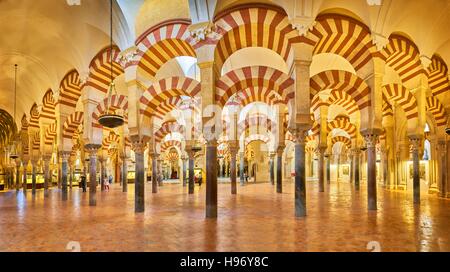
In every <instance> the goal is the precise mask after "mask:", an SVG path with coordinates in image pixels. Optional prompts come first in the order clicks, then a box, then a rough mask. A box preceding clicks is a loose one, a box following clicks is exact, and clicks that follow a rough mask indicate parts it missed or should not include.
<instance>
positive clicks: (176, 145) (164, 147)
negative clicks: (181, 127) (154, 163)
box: [160, 140, 181, 153]
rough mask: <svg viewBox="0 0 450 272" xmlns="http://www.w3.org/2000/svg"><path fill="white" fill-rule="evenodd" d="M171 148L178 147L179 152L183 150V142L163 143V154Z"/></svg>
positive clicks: (170, 141)
mask: <svg viewBox="0 0 450 272" xmlns="http://www.w3.org/2000/svg"><path fill="white" fill-rule="evenodd" d="M171 147H178V148H179V150H181V142H180V141H177V140H168V141H164V142H162V143H161V149H160V150H161V151H160V152H161V153H163V152H165V151H166V150H168V149H170V148H171Z"/></svg>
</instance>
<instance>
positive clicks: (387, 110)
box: [381, 93, 394, 117]
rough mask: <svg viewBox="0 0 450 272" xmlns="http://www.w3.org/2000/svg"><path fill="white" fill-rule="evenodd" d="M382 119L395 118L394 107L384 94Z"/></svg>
mask: <svg viewBox="0 0 450 272" xmlns="http://www.w3.org/2000/svg"><path fill="white" fill-rule="evenodd" d="M381 111H382V117H389V116H392V117H393V116H394V111H393V109H392V105H391V104H390V103H389V102H388V99H387V97H386V95H385V94H384V93H383V103H382V108H381Z"/></svg>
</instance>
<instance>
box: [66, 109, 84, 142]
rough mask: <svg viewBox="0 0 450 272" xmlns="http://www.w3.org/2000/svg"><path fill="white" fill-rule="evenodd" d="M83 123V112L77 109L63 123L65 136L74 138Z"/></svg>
mask: <svg viewBox="0 0 450 272" xmlns="http://www.w3.org/2000/svg"><path fill="white" fill-rule="evenodd" d="M81 123H83V112H81V111H76V112H74V113H72V114H71V115H69V117H67V119H66V121H65V122H64V125H63V138H65V139H72V137H73V135H74V133H75V131H76V130H77V129H78V127H79V126H80V124H81Z"/></svg>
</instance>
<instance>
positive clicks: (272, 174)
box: [269, 152, 276, 185]
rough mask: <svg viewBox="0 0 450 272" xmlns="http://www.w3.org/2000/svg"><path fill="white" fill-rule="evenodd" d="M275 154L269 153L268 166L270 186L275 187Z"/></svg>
mask: <svg viewBox="0 0 450 272" xmlns="http://www.w3.org/2000/svg"><path fill="white" fill-rule="evenodd" d="M275 154H276V153H274V152H270V154H269V156H270V164H269V171H270V173H269V174H270V184H272V185H275V161H274V158H275Z"/></svg>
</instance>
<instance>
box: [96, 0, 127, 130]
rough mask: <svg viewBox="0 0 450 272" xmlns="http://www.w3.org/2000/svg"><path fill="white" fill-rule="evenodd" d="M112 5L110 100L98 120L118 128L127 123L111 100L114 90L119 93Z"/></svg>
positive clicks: (107, 125)
mask: <svg viewBox="0 0 450 272" xmlns="http://www.w3.org/2000/svg"><path fill="white" fill-rule="evenodd" d="M112 7H113V3H112V0H110V44H109V46H110V48H109V50H110V54H109V55H110V80H111V82H110V83H109V88H108V100H107V103H106V111H105V112H104V113H103V114H102V115H100V117H99V118H98V122H99V123H100V124H101V125H102V126H105V127H108V128H116V127H119V126H121V125H123V124H124V123H125V119H124V117H123V115H121V114H117V113H116V112H115V110H114V109H113V108H112V107H111V100H112V95H113V92H114V94H115V95H117V91H116V87H115V85H114V82H113V38H112V37H113V30H112V25H113V16H112V12H113V10H112Z"/></svg>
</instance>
